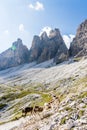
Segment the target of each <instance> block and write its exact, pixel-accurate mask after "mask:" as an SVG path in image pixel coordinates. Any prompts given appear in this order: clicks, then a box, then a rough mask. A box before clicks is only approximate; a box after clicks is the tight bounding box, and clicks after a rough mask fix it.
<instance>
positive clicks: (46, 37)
mask: <svg viewBox="0 0 87 130" xmlns="http://www.w3.org/2000/svg"><path fill="white" fill-rule="evenodd" d="M40 39H41V40H48V36H47V33H46V32H43V33H42V34H41V36H40Z"/></svg>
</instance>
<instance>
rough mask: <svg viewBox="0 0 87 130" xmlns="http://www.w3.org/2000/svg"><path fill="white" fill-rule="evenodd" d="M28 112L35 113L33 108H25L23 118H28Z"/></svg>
mask: <svg viewBox="0 0 87 130" xmlns="http://www.w3.org/2000/svg"><path fill="white" fill-rule="evenodd" d="M28 112H31V113H32V112H33V107H25V108H24V109H22V116H26V114H27V113H28Z"/></svg>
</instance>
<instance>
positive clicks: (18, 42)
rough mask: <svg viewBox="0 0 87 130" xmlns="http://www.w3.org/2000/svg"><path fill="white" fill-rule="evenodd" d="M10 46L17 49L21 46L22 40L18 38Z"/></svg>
mask: <svg viewBox="0 0 87 130" xmlns="http://www.w3.org/2000/svg"><path fill="white" fill-rule="evenodd" d="M12 45H13V46H15V47H19V46H23V43H22V40H21V39H20V38H18V39H17V41H15V42H13V43H12Z"/></svg>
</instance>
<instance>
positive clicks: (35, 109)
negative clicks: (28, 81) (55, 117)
mask: <svg viewBox="0 0 87 130" xmlns="http://www.w3.org/2000/svg"><path fill="white" fill-rule="evenodd" d="M33 111H34V112H35V113H36V112H42V111H43V107H40V106H35V107H34V109H33Z"/></svg>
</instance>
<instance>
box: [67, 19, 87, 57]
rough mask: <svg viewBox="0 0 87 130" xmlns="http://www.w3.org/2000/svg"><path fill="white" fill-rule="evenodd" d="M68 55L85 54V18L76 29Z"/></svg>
mask: <svg viewBox="0 0 87 130" xmlns="http://www.w3.org/2000/svg"><path fill="white" fill-rule="evenodd" d="M69 52H70V55H71V56H75V57H82V56H86V55H87V20H85V21H84V22H83V23H82V24H80V26H79V27H78V29H77V33H76V36H75V38H74V39H73V41H72V43H71V45H70V50H69Z"/></svg>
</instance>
